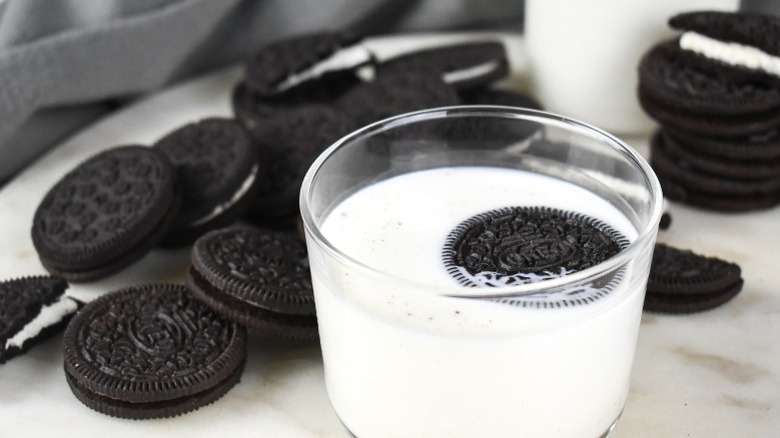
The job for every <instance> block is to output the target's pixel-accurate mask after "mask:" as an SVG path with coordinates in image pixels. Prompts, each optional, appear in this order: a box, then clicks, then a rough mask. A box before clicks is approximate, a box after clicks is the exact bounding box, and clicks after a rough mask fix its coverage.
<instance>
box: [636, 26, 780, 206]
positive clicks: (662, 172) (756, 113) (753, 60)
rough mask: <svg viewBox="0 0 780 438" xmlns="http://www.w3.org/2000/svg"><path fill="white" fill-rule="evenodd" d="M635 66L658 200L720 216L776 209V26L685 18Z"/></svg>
mask: <svg viewBox="0 0 780 438" xmlns="http://www.w3.org/2000/svg"><path fill="white" fill-rule="evenodd" d="M669 24H670V26H671V27H673V28H675V29H678V30H682V31H683V33H682V35H681V36H679V37H678V38H676V39H674V40H672V41H666V42H663V43H660V44H658V45H656V46H655V47H653V48H652V49H651V50H650V51H649V52H648V53H647V54H645V56H644V57H643V58H642V60H641V62H640V65H639V90H638V94H639V99H640V103H641V104H642V107H643V108H644V110H645V111H646V112H647V113H648V114H649V115H650V116H651V117H653V118H654V119H655V120H656V121H658V122H659V123H660V125H661V129H660V130H659V131H658V133H657V134H656V135H655V136H654V139H653V142H652V153H651V164H652V165H653V168H654V170H655V171H656V173H657V174H658V177H659V179H660V180H661V184H662V186H663V188H664V192H665V194H666V196H667V197H668V198H669V199H671V200H675V201H681V202H685V203H688V204H691V205H695V206H699V207H702V208H708V209H713V210H721V211H746V210H755V209H761V208H768V207H771V206H774V205H776V204H778V203H780V137H778V131H779V130H780V18H776V17H770V16H763V15H758V14H753V13H742V12H740V13H731V12H708V11H707V12H689V13H684V14H680V15H677V16H675V17H672V18H671V19H670V20H669Z"/></svg>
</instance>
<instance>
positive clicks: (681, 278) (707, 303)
mask: <svg viewBox="0 0 780 438" xmlns="http://www.w3.org/2000/svg"><path fill="white" fill-rule="evenodd" d="M743 283H744V281H743V279H742V276H741V269H740V267H739V266H738V265H736V264H734V263H730V262H727V261H724V260H721V259H718V258H715V257H705V256H702V255H699V254H696V253H694V252H692V251H689V250H681V249H677V248H674V247H671V246H668V245H665V244H662V243H657V244H656V246H655V250H654V252H653V260H652V265H651V268H650V277H649V279H648V282H647V294H646V295H645V304H644V310H645V311H648V312H659V313H693V312H700V311H704V310H709V309H712V308H714V307H717V306H719V305H721V304H723V303H725V302H727V301H729V300H730V299H732V298H733V297H734V296H736V295H737V294H738V293H739V292H740V290H742V285H743Z"/></svg>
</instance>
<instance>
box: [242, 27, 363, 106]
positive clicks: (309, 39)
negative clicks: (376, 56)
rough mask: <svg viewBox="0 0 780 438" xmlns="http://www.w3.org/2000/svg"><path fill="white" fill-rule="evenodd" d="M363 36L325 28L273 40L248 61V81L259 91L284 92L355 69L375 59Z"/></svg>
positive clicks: (266, 92) (249, 84)
mask: <svg viewBox="0 0 780 438" xmlns="http://www.w3.org/2000/svg"><path fill="white" fill-rule="evenodd" d="M360 40H361V39H360V37H358V36H356V35H350V34H348V33H345V32H336V31H326V32H318V33H313V34H306V35H299V36H296V37H292V38H287V39H284V40H280V41H277V42H274V43H271V44H269V45H267V46H265V47H263V48H261V49H260V50H258V51H257V52H256V53H255V54H254V55H253V56H252V57H250V58H249V60H248V61H247V63H246V83H247V85H248V86H249V87H250V88H251V89H252V90H253V91H254V92H256V93H259V94H261V95H270V94H275V93H280V92H284V91H286V90H289V89H291V88H294V87H297V86H300V85H302V84H305V83H306V82H308V81H311V80H316V79H320V78H322V77H324V76H326V75H339V74H342V73H346V74H347V75H352V72H353V71H354V70H355V69H356V68H358V67H360V66H363V65H367V64H371V63H373V54H372V53H371V52H370V51H369V50H368V49H367V48H366V47H364V46H363V45H362V44H360Z"/></svg>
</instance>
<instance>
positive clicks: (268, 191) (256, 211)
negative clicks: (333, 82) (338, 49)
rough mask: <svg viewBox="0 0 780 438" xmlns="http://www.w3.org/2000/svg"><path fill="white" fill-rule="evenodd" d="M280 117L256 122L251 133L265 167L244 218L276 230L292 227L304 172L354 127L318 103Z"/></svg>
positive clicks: (347, 119) (337, 113)
mask: <svg viewBox="0 0 780 438" xmlns="http://www.w3.org/2000/svg"><path fill="white" fill-rule="evenodd" d="M284 114H285V115H284V117H283V118H276V117H275V118H270V119H267V120H263V121H260V122H258V123H257V124H256V125H255V126H254V127H253V128H252V130H251V132H252V135H253V136H254V138H255V139H256V141H257V143H258V144H259V145H260V146H261V147H262V148H263V150H264V153H265V154H267V156H268V160H269V166H268V175H267V178H266V180H265V183H264V184H263V185H262V186H261V187H260V189H259V190H258V193H257V194H256V196H255V198H254V202H253V204H252V206H251V207H250V209H249V212H248V214H247V219H248V220H249V221H251V222H252V223H254V224H257V225H262V226H266V227H272V228H277V229H290V228H294V227H295V226H296V223H295V221H296V218H297V217H298V193H299V191H300V188H301V184H302V182H303V177H304V175H305V174H306V171H307V170H308V169H309V166H311V164H312V163H313V162H314V160H315V159H316V158H317V156H319V154H320V153H322V151H324V150H325V149H326V148H327V147H328V146H330V145H331V144H333V143H334V142H335V141H336V140H338V139H339V138H341V137H343V136H344V135H346V134H348V133H349V132H351V131H352V130H353V129H354V128H355V126H356V125H355V124H354V122H353V120H352V119H350V118H349V117H348V116H347V115H345V114H343V113H341V112H340V111H338V110H337V109H335V108H331V107H329V106H326V105H321V104H308V105H300V106H297V107H295V108H290V109H289V110H287V111H285V113H284Z"/></svg>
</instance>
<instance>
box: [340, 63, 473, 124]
mask: <svg viewBox="0 0 780 438" xmlns="http://www.w3.org/2000/svg"><path fill="white" fill-rule="evenodd" d="M459 102H460V99H459V98H458V95H457V93H456V92H455V89H454V88H452V87H451V86H450V85H448V84H446V83H445V82H444V81H443V80H442V79H441V78H440V77H439V76H438V75H434V74H422V73H414V72H410V73H398V74H384V75H379V76H377V78H376V79H375V80H374V81H373V82H367V83H364V84H361V85H359V86H357V87H355V88H353V89H351V90H349V91H347V92H346V93H345V94H344V95H343V96H341V97H340V98H339V99H338V100H336V108H337V109H339V110H340V111H341V112H343V113H345V114H347V115H348V116H349V117H350V118H351V119H352V120H353V121H355V123H356V124H357V125H358V126H365V125H368V124H371V123H373V122H376V121H379V120H382V119H385V118H387V117H391V116H395V115H399V114H402V113H407V112H411V111H416V110H422V109H427V108H434V107H442V106H450V105H456V104H458V103H459Z"/></svg>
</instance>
